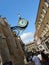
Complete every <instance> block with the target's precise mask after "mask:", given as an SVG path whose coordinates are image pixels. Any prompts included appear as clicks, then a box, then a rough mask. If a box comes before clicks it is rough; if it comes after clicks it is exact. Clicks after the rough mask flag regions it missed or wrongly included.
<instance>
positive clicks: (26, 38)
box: [20, 32, 34, 44]
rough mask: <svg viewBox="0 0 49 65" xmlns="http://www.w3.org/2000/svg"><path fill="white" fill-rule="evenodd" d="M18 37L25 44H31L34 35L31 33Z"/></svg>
mask: <svg viewBox="0 0 49 65" xmlns="http://www.w3.org/2000/svg"><path fill="white" fill-rule="evenodd" d="M20 37H21V39H22V41H23V42H24V43H25V44H26V43H29V42H33V39H34V33H33V32H28V33H24V34H22V35H21V36H20Z"/></svg>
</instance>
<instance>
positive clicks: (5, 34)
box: [0, 18, 24, 65]
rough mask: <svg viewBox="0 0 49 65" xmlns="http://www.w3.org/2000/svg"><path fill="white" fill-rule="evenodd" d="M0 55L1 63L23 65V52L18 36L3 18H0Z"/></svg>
mask: <svg viewBox="0 0 49 65" xmlns="http://www.w3.org/2000/svg"><path fill="white" fill-rule="evenodd" d="M0 55H1V58H2V63H3V64H5V63H11V64H12V65H21V64H23V65H24V52H23V50H22V47H21V44H20V41H19V39H18V36H17V35H16V33H15V32H14V31H12V30H11V28H10V26H9V24H8V23H7V20H6V19H5V18H0ZM5 65H6V64H5Z"/></svg>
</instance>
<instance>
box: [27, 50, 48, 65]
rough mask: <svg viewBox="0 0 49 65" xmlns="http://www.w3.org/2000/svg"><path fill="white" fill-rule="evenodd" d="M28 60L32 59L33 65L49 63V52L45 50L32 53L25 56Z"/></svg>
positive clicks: (46, 64)
mask: <svg viewBox="0 0 49 65" xmlns="http://www.w3.org/2000/svg"><path fill="white" fill-rule="evenodd" d="M27 60H28V61H33V62H34V63H35V65H49V53H46V52H45V50H42V51H38V52H36V53H32V54H31V55H30V56H28V58H27Z"/></svg>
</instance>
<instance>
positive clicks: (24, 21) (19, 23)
mask: <svg viewBox="0 0 49 65" xmlns="http://www.w3.org/2000/svg"><path fill="white" fill-rule="evenodd" d="M27 23H28V22H27V20H25V19H20V20H19V22H18V26H20V27H25V26H26V25H27Z"/></svg>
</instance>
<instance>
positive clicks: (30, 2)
mask: <svg viewBox="0 0 49 65" xmlns="http://www.w3.org/2000/svg"><path fill="white" fill-rule="evenodd" d="M38 5H39V0H0V15H2V17H6V18H7V20H8V23H9V24H10V25H11V26H15V25H17V22H18V13H20V15H21V17H22V18H25V19H27V20H28V21H29V25H28V27H27V28H26V30H25V31H24V32H23V34H24V33H25V34H26V33H29V32H33V33H34V32H35V21H36V16H37V11H38Z"/></svg>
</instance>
